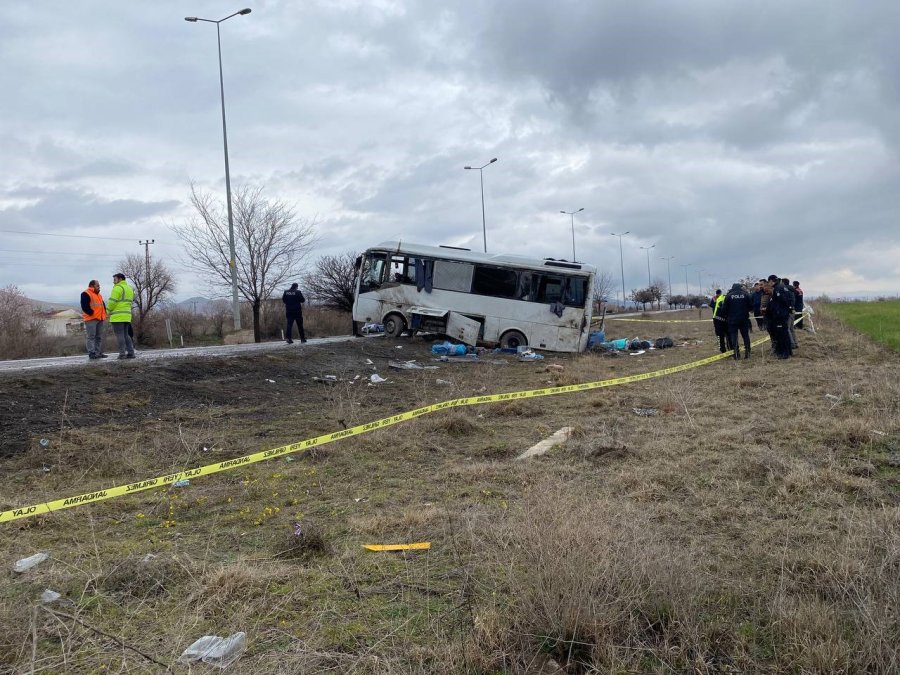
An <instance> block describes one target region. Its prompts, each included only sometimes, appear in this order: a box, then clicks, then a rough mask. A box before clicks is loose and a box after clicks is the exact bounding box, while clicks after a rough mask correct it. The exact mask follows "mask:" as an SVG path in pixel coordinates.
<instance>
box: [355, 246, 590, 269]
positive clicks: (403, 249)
mask: <svg viewBox="0 0 900 675" xmlns="http://www.w3.org/2000/svg"><path fill="white" fill-rule="evenodd" d="M369 250H377V251H392V252H394V253H403V254H406V255H412V256H423V257H426V258H445V259H448V260H459V261H463V262H472V263H487V264H489V265H490V264H493V265H513V266H516V267H530V268H532V269H544V270H553V271H556V272H569V273H571V274H579V273H581V274H595V273H596V272H597V268H596V267H594V266H593V265H588V264H586V263H580V262H575V263H573V262H569V261H567V260H553V259H551V258H547V259H541V258H529V257H528V256H523V255H510V254H508V253H479V252H478V251H469V250H466V249H461V248H454V247H452V246H426V245H425V244H411V243H406V242H399V241H383V242H381V243H380V244H378V245H377V246H372V247H370V249H369Z"/></svg>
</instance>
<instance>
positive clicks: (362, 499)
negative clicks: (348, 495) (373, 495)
mask: <svg viewBox="0 0 900 675" xmlns="http://www.w3.org/2000/svg"><path fill="white" fill-rule="evenodd" d="M353 501H354V502H356V503H357V504H359V503H360V502H367V501H369V498H368V497H354V498H353Z"/></svg>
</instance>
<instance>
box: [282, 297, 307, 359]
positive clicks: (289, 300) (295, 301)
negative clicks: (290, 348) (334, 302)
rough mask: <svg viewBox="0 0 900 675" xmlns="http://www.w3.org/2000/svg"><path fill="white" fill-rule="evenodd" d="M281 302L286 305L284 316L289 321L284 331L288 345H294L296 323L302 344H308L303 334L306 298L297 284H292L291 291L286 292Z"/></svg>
mask: <svg viewBox="0 0 900 675" xmlns="http://www.w3.org/2000/svg"><path fill="white" fill-rule="evenodd" d="M281 301H282V302H283V303H284V316H285V319H286V321H287V326H286V327H285V329H284V336H285V338H286V339H287V343H288V344H289V345H292V344H294V341H293V340H292V339H291V330H292V329H293V327H294V322H295V321H296V322H297V332H298V333H299V334H300V342H306V334H305V333H304V332H303V303H304V302H306V298H304V297H303V293H301V292H300V290H299V288H298V286H297V284H291V288H290V290H287V291H285V292H284V295H282V296H281Z"/></svg>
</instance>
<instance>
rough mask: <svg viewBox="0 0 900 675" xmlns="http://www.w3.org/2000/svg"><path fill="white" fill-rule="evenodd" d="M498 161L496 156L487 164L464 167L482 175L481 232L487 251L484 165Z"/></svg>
mask: <svg viewBox="0 0 900 675" xmlns="http://www.w3.org/2000/svg"><path fill="white" fill-rule="evenodd" d="M496 161H497V158H496V157H494V159H492V160H491V161H490V162H488V163H487V164H482V165H481V166H464V167H463V168H464V169H467V170H469V171H474V170H475V169H477V170H478V175H479V176H480V177H481V233H482V235H483V236H484V252H485V253H487V225H486V224H485V220H484V167H486V166H488V165H489V164H493V163H494V162H496Z"/></svg>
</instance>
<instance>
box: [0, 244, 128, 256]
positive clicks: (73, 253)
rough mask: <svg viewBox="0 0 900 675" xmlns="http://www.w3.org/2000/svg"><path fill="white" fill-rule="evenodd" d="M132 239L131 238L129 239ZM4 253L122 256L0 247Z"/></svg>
mask: <svg viewBox="0 0 900 675" xmlns="http://www.w3.org/2000/svg"><path fill="white" fill-rule="evenodd" d="M129 241H130V240H129ZM0 252H2V253H39V254H41V255H89V256H91V257H94V258H121V257H122V256H121V255H113V254H112V253H76V252H74V251H33V250H32V251H29V250H23V249H15V248H0Z"/></svg>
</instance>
